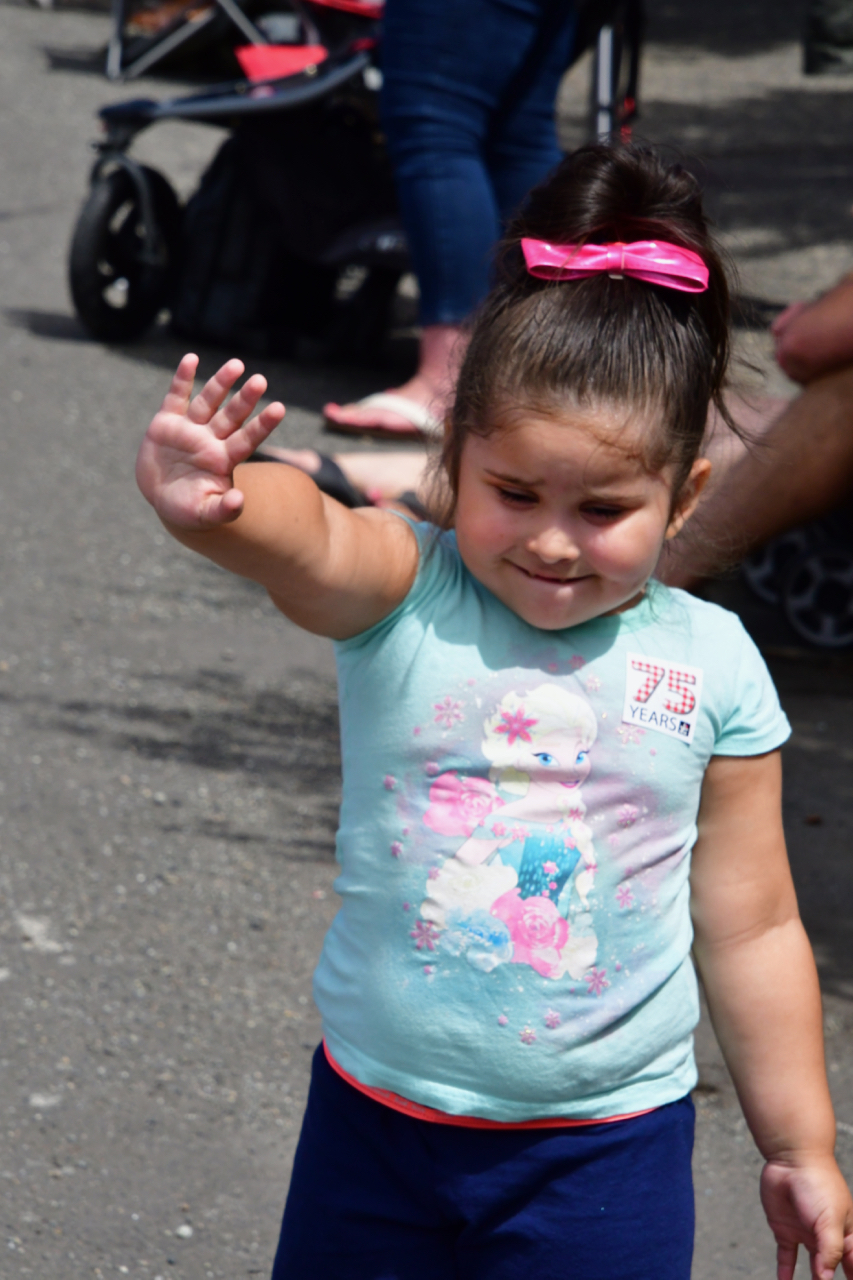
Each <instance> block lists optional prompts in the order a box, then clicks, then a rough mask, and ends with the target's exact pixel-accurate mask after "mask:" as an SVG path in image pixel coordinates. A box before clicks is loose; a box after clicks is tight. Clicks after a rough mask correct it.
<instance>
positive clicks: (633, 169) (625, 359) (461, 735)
mask: <svg viewBox="0 0 853 1280" xmlns="http://www.w3.org/2000/svg"><path fill="white" fill-rule="evenodd" d="M498 271H499V282H498V284H497V285H496V287H495V289H494V290H493V292H492V294H491V296H490V298H489V299H488V301H487V302H486V304H485V306H484V308H483V310H482V312H481V313H480V315H479V316H478V318H477V320H476V323H475V325H474V329H473V333H472V339H471V344H470V347H469V350H468V354H467V357H466V360H465V363H464V366H463V368H462V370H461V374H460V378H459V384H458V391H457V396H456V403H455V407H454V409H453V411H452V414H451V416H450V420H449V421H448V423H447V431H446V442H445V447H444V456H443V464H444V469H445V472H446V477H447V485H448V492H449V494H450V504H449V505H450V509H449V510H448V512H447V513H446V520H445V531H444V532H440V531H438V530H436V529H435V528H434V527H432V526H429V525H415V524H413V523H411V522H408V521H406V520H404V519H402V518H401V517H399V516H397V515H395V514H393V513H391V512H388V511H380V510H377V509H366V510H355V511H350V510H347V509H345V508H344V507H342V506H340V505H338V504H337V503H336V502H334V501H333V500H331V499H329V498H324V497H323V495H321V494H320V492H319V491H318V489H317V488H316V486H315V485H314V484H313V482H312V481H311V480H310V479H309V478H308V477H307V476H306V475H305V474H303V473H301V472H299V471H297V470H295V469H292V468H290V467H286V466H281V465H253V466H251V467H241V466H239V464H240V463H243V462H245V461H246V459H247V458H248V457H249V456H250V455H251V454H252V452H253V451H254V450H255V448H256V447H257V446H258V445H259V444H260V443H261V442H262V440H263V439H264V438H265V437H266V436H267V435H268V434H269V432H270V431H272V430H273V428H274V427H275V426H277V425H278V423H279V422H280V421H281V418H282V416H283V414H284V408H283V407H282V406H281V405H280V404H272V405H270V406H269V407H268V408H266V409H264V411H263V412H262V413H260V414H259V415H258V416H256V417H254V418H252V417H251V414H252V412H253V410H254V409H255V407H256V405H257V403H258V400H259V398H260V397H261V395H262V394H263V392H264V390H265V385H266V384H265V382H264V379H263V378H261V377H259V376H254V377H251V378H249V379H248V381H246V382H245V383H244V385H243V387H242V388H241V389H240V390H239V391H237V392H236V394H234V396H233V397H232V398H231V399H230V401H229V402H227V403H226V397H227V395H228V392H229V391H230V390H231V388H232V387H234V385H235V383H236V382H237V380H238V378H239V377H240V375H241V373H242V372H243V366H242V365H241V364H240V362H239V361H236V360H232V361H229V362H228V363H227V364H226V365H224V366H223V368H222V369H220V371H219V372H218V373H217V374H216V376H215V377H214V378H212V379H211V380H210V382H208V383H207V385H206V386H205V387H204V389H203V391H202V392H201V393H200V394H199V395H198V396H196V397H195V398H192V385H193V375H194V373H195V369H196V364H197V362H196V358H195V357H194V356H186V357H185V358H184V359H183V360H182V362H181V364H180V366H179V368H178V371H177V374H176V375H175V378H174V381H173V383H172V386H171V389H170V391H169V394H168V395H167V397H166V400H165V401H164V404H163V408H162V409H161V411H160V412H159V413H158V414H157V416H156V417H155V418H154V420H153V422H152V424H151V426H150V428H149V430H148V434H147V435H146V438H145V441H144V443H143V445H142V449H141V451H140V455H139V462H138V469H137V474H138V479H139V484H140V487H141V489H142V491H143V493H144V494H145V496H146V497H147V498H148V500H149V501H150V502H151V503H152V505H153V506H154V508H155V510H156V511H157V513H158V515H159V516H160V518H161V519H162V520H163V522H164V524H165V525H166V527H167V528H168V529H169V530H170V531H171V532H172V533H173V534H174V535H175V537H177V538H178V539H180V541H182V542H183V543H185V544H186V545H187V546H190V547H192V548H194V549H196V550H198V551H200V552H201V553H202V554H204V555H206V556H209V557H210V558H211V559H213V560H215V561H216V562H217V563H218V564H221V565H224V566H226V567H228V568H230V569H233V570H234V571H236V572H238V573H241V574H244V575H246V576H247V577H249V578H253V579H254V580H255V581H257V582H260V583H262V584H263V585H264V586H265V587H266V588H267V590H268V591H269V593H270V596H271V597H272V599H273V601H274V602H275V604H276V605H277V606H278V607H279V608H280V609H281V610H282V612H284V613H285V614H286V615H287V616H288V617H290V618H292V619H294V620H295V621H296V622H298V623H299V624H301V625H302V626H304V627H306V628H308V629H309V630H311V631H314V632H316V633H318V634H320V635H326V636H331V637H332V638H333V639H334V640H335V641H336V642H337V643H336V650H337V660H338V670H339V678H340V699H341V734H342V750H343V771H344V793H343V804H342V809H341V822H340V830H339V833H338V850H337V852H338V858H339V860H340V863H341V874H340V876H339V879H338V881H337V889H338V892H339V893H340V895H341V899H342V905H341V909H340V911H339V913H338V916H337V918H336V920H335V922H334V924H333V925H332V928H331V930H330V931H329V935H328V937H327V939H326V943H325V946H324V950H323V955H322V957H321V960H320V964H319V967H318V970H317V974H316V979H315V995H316V1000H317V1004H318V1006H319V1008H320V1011H321V1014H322V1017H323V1030H324V1043H323V1046H322V1047H321V1048H320V1049H319V1050H318V1051H317V1054H316V1056H315V1060H314V1069H313V1076H312V1082H311V1090H310V1094H309V1099H308V1108H307V1113H306V1116H305V1121H304V1126H303V1130H302V1136H301V1139H300V1143H299V1148H298V1151H297V1154H296V1160H295V1164H294V1170H293V1179H292V1182H291V1187H290V1193H289V1196H288V1201H287V1207H286V1210H285V1215H284V1223H283V1227H282V1234H281V1241H280V1245H279V1250H278V1255H277V1258H276V1263H275V1270H274V1276H275V1280H285V1278H286V1280H308V1278H309V1277H310V1280H392V1278H393V1280H421V1278H424V1280H425V1278H426V1277H430V1280H451V1277H462V1276H464V1277H465V1278H466V1280H518V1277H521V1276H523V1275H527V1274H530V1275H535V1276H536V1277H537V1278H538V1280H557V1278H558V1277H559V1278H560V1280H688V1277H689V1274H690V1264H691V1252H692V1234H693V1197H692V1185H691V1181H690V1156H691V1147H692V1139H693V1109H692V1105H691V1102H690V1090H691V1089H692V1087H693V1086H694V1085H695V1083H696V1067H695V1064H694V1058H693V1038H692V1033H693V1028H694V1027H695V1025H696V1021H697V1018H698V999H697V984H696V977H695V972H694V967H693V958H692V957H695V961H696V965H697V967H698V969H699V971H700V973H701V976H702V980H703V983H704V986H705V990H706V992H707V996H708V1001H709V1004H710V1008H711V1013H712V1016H713V1019H714V1024H715V1027H716V1030H717V1034H718V1036H719V1038H720V1042H721V1044H722V1046H723V1050H724V1052H725V1055H726V1060H727V1062H728V1065H729V1068H730V1070H731V1073H732V1076H733V1078H734V1081H735V1084H736V1087H737V1090H738V1093H739V1096H740V1100H741V1103H742V1105H743V1108H744V1112H745V1114H746V1118H747V1120H748V1122H749V1125H750V1128H751V1130H752V1133H753V1136H754V1138H755V1141H756V1142H757V1144H758V1146H759V1148H760V1149H761V1151H762V1153H763V1155H764V1157H765V1160H766V1164H765V1167H764V1172H763V1175H762V1180H761V1195H762V1200H763V1203H764V1208H765V1210H766V1213H767V1217H768V1220H769V1223H770V1226H771V1229H772V1231H773V1233H774V1235H775V1237H776V1240H777V1245H778V1277H779V1280H791V1277H792V1275H793V1271H794V1266H795V1261H796V1254H797V1246H798V1243H802V1244H804V1245H805V1246H806V1248H807V1249H808V1251H809V1254H810V1255H811V1266H812V1275H813V1276H814V1277H815V1278H818V1277H819V1278H820V1280H829V1277H830V1276H832V1274H833V1272H834V1270H835V1268H836V1266H837V1265H838V1264H839V1262H841V1264H842V1265H843V1267H844V1272H845V1275H846V1276H847V1277H848V1278H851V1277H853V1204H851V1199H850V1195H849V1192H848V1190H847V1188H846V1186H845V1184H844V1181H843V1179H842V1177H841V1175H840V1172H839V1170H838V1168H837V1166H836V1164H835V1161H834V1158H833V1146H834V1135H835V1129H834V1120H833V1114H832V1107H831V1104H830V1100H829V1093H828V1089H827V1084H826V1079H825V1074H824V1064H823V1050H822V1038H821V1010H820V996H819V991H818V985H817V978H816V974H815V967H814V962H813V960H812V955H811V951H810V948H809V944H808V941H807V939H806V936H805V933H804V931H803V928H802V925H801V924H800V921H799V918H798V915H797V905H796V900H795V896H794V890H793V887H792V883H791V877H790V873H789V869H788V864H787V859H786V853H785V844H784V838H783V833H782V823H781V815H780V762H779V750H778V749H779V746H780V744H781V743H782V742H783V741H784V740H785V738H786V737H787V735H788V725H787V721H786V719H785V717H784V715H783V714H782V711H781V710H780V707H779V703H778V700H777V698H776V694H775V692H774V689H773V686H772V684H771V682H770V679H769V676H768V674H767V671H766V669H765V667H764V664H763V662H762V660H761V658H760V656H759V654H758V652H757V650H756V649H755V647H754V645H753V644H752V643H751V641H750V640H749V638H748V637H747V636H746V634H745V632H744V630H743V628H742V627H741V625H740V623H739V622H738V620H737V618H735V617H734V616H733V615H731V614H729V613H727V612H725V611H724V610H722V609H719V608H717V607H716V606H714V605H710V604H706V603H704V602H702V601H700V600H697V599H695V598H693V597H691V596H689V595H686V594H684V593H682V592H679V591H672V590H668V589H667V588H665V587H663V586H661V585H660V584H659V583H657V582H656V581H655V580H654V579H653V577H652V575H653V573H654V570H655V566H656V564H657V561H658V558H659V556H660V554H661V551H662V548H663V546H664V544H665V542H666V540H667V539H669V538H671V537H673V536H674V535H675V534H676V533H677V532H678V530H679V529H681V527H682V526H683V524H684V522H685V521H686V520H687V518H688V517H689V515H690V513H691V512H692V510H693V508H694V506H695V504H696V502H697V499H698V497H699V494H700V491H701V489H702V486H703V484H704V482H705V480H706V479H707V476H708V471H709V465H708V463H707V462H706V461H705V460H703V459H702V458H701V456H700V450H701V446H702V438H703V432H704V427H705V420H706V417H707V414H708V408H709V403H711V402H713V403H714V404H715V405H716V406H717V407H718V409H720V411H721V412H724V410H723V407H722V403H721V395H722V388H723V382H724V377H725V372H726V363H727V354H728V337H727V310H728V300H727V288H726V281H725V275H724V271H723V269H722V266H721V263H720V260H719V257H718V255H717V252H716V250H715V248H714V245H713V243H712V241H711V239H710V237H709V234H708V231H707V228H706V223H705V220H704V217H703V214H702V210H701V204H700V199H699V195H698V193H697V189H696V186H695V184H694V182H693V180H692V179H691V178H690V176H689V175H688V174H686V173H685V172H683V171H682V170H681V169H679V168H667V167H666V166H665V165H664V164H663V163H662V161H661V160H659V159H658V158H657V157H656V156H655V155H654V154H653V153H650V152H648V151H644V150H641V149H637V148H628V147H623V148H619V149H618V150H611V149H607V148H602V147H592V148H586V149H584V150H582V151H580V152H578V153H577V154H575V155H574V156H573V157H571V158H570V159H568V160H567V161H565V162H564V163H563V164H562V165H561V166H560V167H559V168H558V169H557V170H556V171H555V173H554V174H553V176H552V177H551V178H550V179H549V180H548V182H546V183H545V184H544V185H543V186H542V187H541V188H539V189H537V190H536V191H535V192H534V193H533V194H532V196H531V198H530V200H529V201H528V204H527V207H526V208H525V210H524V212H523V214H522V215H521V216H520V218H519V219H518V221H517V222H516V224H515V225H514V226H513V227H512V228H511V229H510V233H509V235H508V237H507V240H506V242H505V244H504V247H503V250H502V253H501V257H500V261H499V264H498ZM235 469H236V471H235ZM451 527H452V531H451ZM581 787H582V788H583V801H581V798H580V791H581ZM691 949H692V957H691Z"/></svg>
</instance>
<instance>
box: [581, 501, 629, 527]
mask: <svg viewBox="0 0 853 1280" xmlns="http://www.w3.org/2000/svg"><path fill="white" fill-rule="evenodd" d="M583 513H584V515H585V516H586V517H587V519H590V520H593V521H595V523H596V524H607V523H609V522H610V521H612V520H618V519H619V517H620V516H621V515H622V514H623V508H622V507H607V506H603V505H600V506H595V507H584V509H583Z"/></svg>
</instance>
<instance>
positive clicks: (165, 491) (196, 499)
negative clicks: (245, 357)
mask: <svg viewBox="0 0 853 1280" xmlns="http://www.w3.org/2000/svg"><path fill="white" fill-rule="evenodd" d="M197 368H198V356H195V355H186V356H184V358H183V360H181V363H180V364H179V365H178V368H177V371H176V373H175V376H174V378H173V379H172V385H171V386H170V388H169V391H168V393H167V395H166V398H165V400H164V401H163V405H162V407H161V409H160V412H159V413H158V414H156V415H155V417H154V418H153V420H152V422H151V425H150V427H149V428H148V430H147V432H146V433H145V439H144V440H143V441H142V445H141V447H140V450H139V456H138V458H137V460H136V481H137V484H138V485H139V488H140V489H141V490H142V493H143V495H144V496H145V497H146V498H147V499H148V501H149V502H150V503H151V505H152V507H153V508H154V510H155V511H156V512H157V514H158V516H160V518H161V520H163V521H165V522H166V524H171V525H175V526H176V527H177V528H181V529H196V530H201V529H211V528H215V527H216V526H218V525H223V524H227V523H228V522H229V521H231V520H235V519H236V518H237V516H238V515H239V514H240V512H241V511H242V509H243V495H242V493H241V492H240V491H239V489H235V488H234V485H233V479H232V477H233V474H234V468H235V467H236V466H237V465H238V463H241V462H245V461H246V459H247V458H249V457H250V456H251V454H253V453H254V451H255V450H256V449H257V447H258V445H259V444H261V443H262V441H264V440H265V439H266V438H267V436H268V435H269V434H270V432H271V431H273V430H274V429H275V428H276V427H277V426H278V424H279V423H280V422H281V420H282V418H283V417H284V405H283V404H279V403H277V402H276V403H273V404H270V405H268V406H267V407H266V409H264V410H263V412H262V413H260V414H259V415H258V416H257V417H255V418H252V417H251V416H250V415H251V414H252V412H253V411H254V409H255V407H256V405H257V403H258V401H259V400H260V398H261V396H262V395H263V394H264V392H265V391H266V389H267V382H266V378H264V377H262V376H261V375H260V374H254V375H253V376H252V377H251V378H248V379H247V380H246V382H245V383H244V384H243V386H242V387H241V388H240V390H239V391H238V392H237V393H236V394H235V395H234V396H232V398H231V400H229V402H228V403H227V404H225V405H223V401H224V400H225V397H226V396H227V395H228V392H229V391H230V390H231V388H232V387H233V386H234V384H235V382H236V381H237V379H238V378H239V377H240V376H241V375H242V373H243V370H244V365H243V363H242V361H240V360H229V361H228V362H227V363H226V364H224V365H223V366H222V368H221V369H220V370H219V371H218V373H216V374H214V376H213V377H212V378H211V379H210V381H209V382H207V383H206V384H205V386H204V388H203V390H202V391H201V392H200V393H199V394H198V395H197V396H195V397H194V398H192V390H193V379H194V377H195V372H196V369H197Z"/></svg>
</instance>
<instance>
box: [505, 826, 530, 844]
mask: <svg viewBox="0 0 853 1280" xmlns="http://www.w3.org/2000/svg"><path fill="white" fill-rule="evenodd" d="M529 835H530V832H529V831H528V830H527V827H525V826H522V825H521V823H519V825H518V826H516V827H511V828H510V833H509V838H510V840H526V839H527V837H528V836H529Z"/></svg>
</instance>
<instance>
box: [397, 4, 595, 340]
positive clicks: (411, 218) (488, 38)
mask: <svg viewBox="0 0 853 1280" xmlns="http://www.w3.org/2000/svg"><path fill="white" fill-rule="evenodd" d="M575 26H576V14H575V7H574V3H573V0H388V3H387V8H386V13H385V20H384V41H383V68H384V74H385V83H384V88H383V93H382V117H383V124H384V128H385V132H386V135H387V138H388V148H389V152H390V155H391V160H392V163H393V165H394V172H395V176H396V180H397V190H398V195H399V200H400V209H401V213H402V217H403V223H404V225H405V228H406V234H407V236H408V239H409V246H410V249H411V255H412V263H413V266H414V269H415V272H416V273H417V276H418V281H419V283H420V289H421V323H422V324H424V325H431V324H458V323H459V322H460V321H462V320H464V319H465V318H466V316H468V315H469V314H470V313H471V311H473V310H474V308H475V307H476V306H477V305H478V303H479V302H480V301H481V300H482V299H483V298H484V297H485V294H486V292H487V290H488V287H489V277H490V267H491V255H492V251H493V249H494V245H495V242H496V241H497V239H498V238H499V236H500V234H501V232H502V230H503V227H504V225H505V223H506V220H507V218H508V217H509V216H510V215H511V214H512V213H514V212H515V210H516V209H517V208H518V206H519V205H520V203H521V201H522V200H523V198H524V196H525V195H526V194H527V192H528V191H529V190H530V188H531V187H533V186H535V185H536V183H538V182H540V181H541V180H542V179H543V178H544V177H545V175H546V174H547V173H548V172H549V170H550V169H552V168H553V167H554V165H555V164H557V162H558V161H559V159H560V150H559V147H558V145H557V133H556V127H555V123H554V100H555V98H556V94H557V88H558V85H559V82H560V78H561V76H562V75H563V72H564V71H565V70H566V68H567V67H568V65H569V63H570V62H571V60H572V53H573V47H574V40H575Z"/></svg>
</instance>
